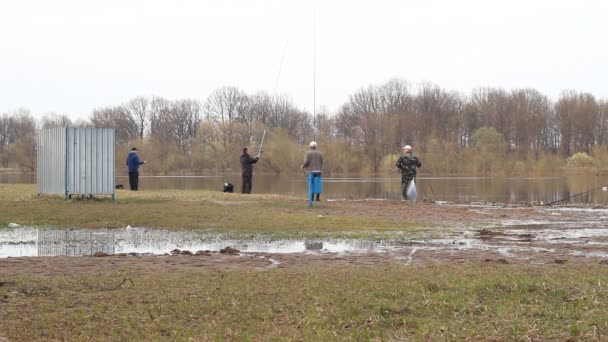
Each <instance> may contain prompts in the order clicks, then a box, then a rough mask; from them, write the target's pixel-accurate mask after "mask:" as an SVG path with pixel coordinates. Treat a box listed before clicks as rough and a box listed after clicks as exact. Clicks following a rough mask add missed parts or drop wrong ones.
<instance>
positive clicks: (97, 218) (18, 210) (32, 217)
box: [0, 184, 420, 235]
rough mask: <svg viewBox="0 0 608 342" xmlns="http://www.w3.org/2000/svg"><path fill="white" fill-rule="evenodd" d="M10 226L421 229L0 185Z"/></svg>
mask: <svg viewBox="0 0 608 342" xmlns="http://www.w3.org/2000/svg"><path fill="white" fill-rule="evenodd" d="M10 222H15V223H18V224H21V225H36V226H54V227H76V228H97V227H109V228H113V227H125V226H127V225H131V226H145V227H159V228H173V229H208V230H216V231H240V232H266V233H276V234H282V235H289V234H291V233H299V232H302V231H308V232H320V233H328V234H332V233H335V234H340V232H345V231H349V232H354V233H355V234H356V233H357V232H359V233H361V234H365V232H364V231H368V230H372V229H373V230H374V231H379V232H383V231H389V232H390V231H413V230H416V229H417V228H418V227H419V226H420V225H419V224H416V223H412V222H411V221H407V220H397V219H394V218H390V217H372V216H366V215H358V214H357V213H353V212H346V211H345V210H343V209H341V208H339V207H335V206H330V205H328V204H327V202H321V203H316V204H315V208H313V209H310V208H308V205H307V202H306V201H305V199H302V198H294V197H290V196H279V195H241V194H225V193H221V192H213V191H203V190H187V191H181V190H157V191H140V192H131V191H124V190H123V191H118V192H117V199H116V201H112V200H111V199H110V198H109V197H107V196H106V197H105V198H104V197H100V198H94V199H73V200H68V201H66V200H64V199H63V197H62V196H46V195H42V196H38V195H37V194H36V186H35V185H23V184H0V227H2V226H6V225H7V224H8V223H10Z"/></svg>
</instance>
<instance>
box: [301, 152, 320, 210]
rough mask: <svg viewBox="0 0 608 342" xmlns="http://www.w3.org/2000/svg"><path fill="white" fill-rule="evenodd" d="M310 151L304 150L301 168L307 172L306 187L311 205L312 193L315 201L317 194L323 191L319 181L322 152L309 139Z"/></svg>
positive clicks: (317, 197)
mask: <svg viewBox="0 0 608 342" xmlns="http://www.w3.org/2000/svg"><path fill="white" fill-rule="evenodd" d="M308 146H309V147H310V151H308V152H306V155H305V156H304V164H302V168H303V169H306V171H307V172H308V188H309V197H310V198H309V202H310V206H311V207H312V201H313V195H315V194H316V195H317V196H316V201H318V200H319V195H320V194H321V192H323V188H322V182H321V172H322V170H323V154H322V153H321V152H319V151H317V143H316V142H315V141H311V142H310V144H309V145H308Z"/></svg>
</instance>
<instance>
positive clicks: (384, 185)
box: [0, 173, 608, 204]
mask: <svg viewBox="0 0 608 342" xmlns="http://www.w3.org/2000/svg"><path fill="white" fill-rule="evenodd" d="M224 182H230V183H233V184H234V186H235V192H238V191H240V186H241V180H240V175H238V174H234V175H226V176H194V177H191V176H183V177H182V176H166V177H165V176H146V175H142V176H141V177H140V186H139V188H140V190H142V191H145V190H146V189H156V190H157V189H205V190H217V191H222V187H223V184H224ZM0 183H36V176H35V175H21V174H2V173H0ZM116 184H123V185H124V186H125V188H128V184H129V181H128V178H127V177H123V176H119V177H116ZM323 186H324V193H323V196H324V197H325V198H328V197H333V198H382V199H399V198H400V197H401V195H400V188H401V184H400V178H399V176H394V177H380V178H362V177H333V176H332V177H329V176H328V177H325V178H324V179H323ZM602 186H608V177H593V176H572V177H487V178H486V177H418V179H417V189H418V199H419V200H422V199H427V200H436V201H449V202H475V201H487V202H540V201H543V202H545V203H548V202H551V201H555V200H558V199H562V198H566V197H569V196H572V195H575V194H578V193H581V192H585V191H588V190H591V189H595V188H598V187H602ZM253 192H254V193H272V194H289V195H296V196H303V197H305V196H306V193H307V184H306V179H305V177H304V175H296V176H280V177H279V176H275V175H261V174H254V179H253ZM569 202H571V203H598V204H606V203H608V191H602V189H598V190H596V191H591V192H589V193H586V194H583V195H580V196H576V197H573V198H572V199H570V200H569Z"/></svg>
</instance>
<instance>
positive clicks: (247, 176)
mask: <svg viewBox="0 0 608 342" xmlns="http://www.w3.org/2000/svg"><path fill="white" fill-rule="evenodd" d="M258 160H260V155H259V154H258V155H257V156H255V157H253V158H252V157H251V156H250V155H249V153H248V152H247V147H244V148H243V154H241V176H242V178H243V183H242V185H241V193H244V194H250V193H251V186H252V183H253V164H255V163H257V162H258Z"/></svg>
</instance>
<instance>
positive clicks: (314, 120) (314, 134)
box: [312, 9, 317, 140]
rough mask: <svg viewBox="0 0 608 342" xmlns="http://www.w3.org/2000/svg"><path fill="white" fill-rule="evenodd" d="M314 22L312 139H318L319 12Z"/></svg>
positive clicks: (315, 13) (315, 15)
mask: <svg viewBox="0 0 608 342" xmlns="http://www.w3.org/2000/svg"><path fill="white" fill-rule="evenodd" d="M313 11H314V13H313V19H312V20H313V22H312V45H313V47H312V140H317V12H316V9H313Z"/></svg>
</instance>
